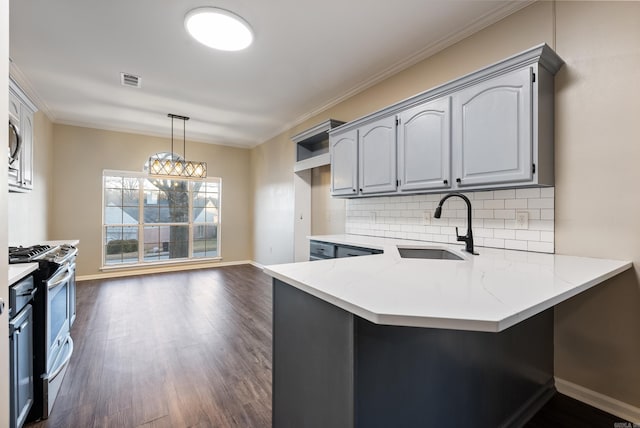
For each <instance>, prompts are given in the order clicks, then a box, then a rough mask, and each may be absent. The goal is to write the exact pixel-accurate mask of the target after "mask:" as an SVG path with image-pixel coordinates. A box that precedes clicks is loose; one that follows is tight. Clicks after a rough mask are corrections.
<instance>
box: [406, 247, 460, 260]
mask: <svg viewBox="0 0 640 428" xmlns="http://www.w3.org/2000/svg"><path fill="white" fill-rule="evenodd" d="M398 252H399V253H400V257H402V258H403V259H430V260H464V258H462V257H460V256H459V255H457V254H456V253H454V252H452V251H449V250H445V249H444V248H401V247H398Z"/></svg>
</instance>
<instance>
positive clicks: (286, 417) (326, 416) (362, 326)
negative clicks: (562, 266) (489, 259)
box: [273, 279, 555, 428]
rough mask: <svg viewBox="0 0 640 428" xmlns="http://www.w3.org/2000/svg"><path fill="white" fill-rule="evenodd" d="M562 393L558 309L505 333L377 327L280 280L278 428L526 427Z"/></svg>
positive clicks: (276, 308) (276, 290)
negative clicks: (556, 359) (556, 347)
mask: <svg viewBox="0 0 640 428" xmlns="http://www.w3.org/2000/svg"><path fill="white" fill-rule="evenodd" d="M554 392H555V387H554V383H553V308H551V309H548V310H546V311H544V312H542V313H540V314H538V315H535V316H533V317H531V318H529V319H527V320H524V321H522V322H520V323H518V324H516V325H514V326H513V327H510V328H508V329H506V330H504V331H502V332H499V333H487V332H474V331H462V330H446V329H437V328H417V327H399V326H388V325H378V324H374V323H371V322H369V321H367V320H365V319H363V318H360V317H358V316H356V315H354V314H352V313H350V312H347V311H345V310H343V309H341V308H338V307H337V306H334V305H332V304H330V303H327V302H325V301H323V300H321V299H318V298H316V297H314V296H312V295H310V294H308V293H306V292H304V291H301V290H299V289H297V288H295V287H293V286H291V285H288V284H286V283H284V282H282V281H280V280H277V279H274V280H273V427H275V428H285V427H291V428H315V427H318V428H326V427H331V428H342V427H344V428H348V427H366V428H375V427H385V428H387V427H396V428H400V427H412V428H413V427H443V426H459V427H476V428H482V427H487V428H495V427H518V426H522V425H523V424H524V423H525V422H526V421H527V420H528V419H529V418H530V417H531V416H532V415H533V414H534V413H535V412H537V411H538V410H539V409H540V408H541V407H542V406H543V405H544V404H545V403H546V401H547V400H548V399H549V398H550V397H551V396H552V395H553V393H554Z"/></svg>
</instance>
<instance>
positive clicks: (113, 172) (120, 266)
mask: <svg viewBox="0 0 640 428" xmlns="http://www.w3.org/2000/svg"><path fill="white" fill-rule="evenodd" d="M105 176H112V177H127V178H132V177H135V178H138V179H141V178H142V179H146V178H149V177H153V175H150V174H148V173H147V172H138V171H123V170H113V169H104V170H102V186H101V191H102V208H101V211H102V215H101V217H102V220H101V224H100V227H101V229H102V230H101V233H100V235H101V240H100V247H101V252H100V253H101V266H100V268H99V269H100V270H101V271H108V270H118V269H131V268H144V267H153V266H170V265H185V264H201V263H206V262H212V261H221V260H222V227H221V225H222V178H221V177H207V178H205V179H201V178H197V179H195V178H186V177H179V178H177V179H179V180H185V181H205V182H214V181H217V183H218V230H217V246H218V248H217V250H218V255H217V256H215V257H198V258H193V257H191V258H189V257H187V258H180V259H168V260H158V261H152V262H145V261H144V248H143V249H142V250H141V249H140V244H138V261H137V262H133V263H119V264H114V265H108V264H106V263H105V257H106V255H105V248H106V245H105V240H106V226H115V227H118V226H120V227H137V228H138V243H141V242H142V243H143V242H144V241H143V239H142V237H141V234H143V233H144V226H145V225H147V226H162V225H172V224H175V223H149V224H146V223H142V222H141V220H140V217H139V218H138V223H132V224H120V225H118V224H114V225H106V224H105V205H104V204H105V194H104V193H105V192H104V177H105ZM140 189H141V191H142V190H143V186H142V183H141V187H140ZM139 199H140V200H139V201H138V203H139V213H142V212H143V206H144V199H143V198H139ZM191 200H192V194H191V186H189V201H191ZM192 214H193V211H192V205H191V202H189V223H188V226H189V254H192V253H193V240H192V239H191V234H192V232H193V224H194V223H192V221H191V218H192Z"/></svg>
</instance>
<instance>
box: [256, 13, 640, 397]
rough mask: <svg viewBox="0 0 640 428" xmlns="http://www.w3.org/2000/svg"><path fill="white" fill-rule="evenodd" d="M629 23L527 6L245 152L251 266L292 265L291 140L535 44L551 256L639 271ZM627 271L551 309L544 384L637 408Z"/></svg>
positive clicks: (638, 173)
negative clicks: (548, 131) (552, 203)
mask: <svg viewBox="0 0 640 428" xmlns="http://www.w3.org/2000/svg"><path fill="white" fill-rule="evenodd" d="M638 22H640V3H637V2H630V3H616V2H559V3H557V4H555V3H553V2H539V3H535V4H533V5H531V6H529V7H527V8H525V9H523V10H521V11H519V12H517V13H516V14H514V15H512V16H510V17H508V18H506V19H504V20H503V21H501V22H499V23H497V24H494V25H492V26H490V27H488V28H486V29H484V30H482V31H480V32H478V33H477V34H475V35H473V36H471V37H469V38H467V39H465V40H463V41H461V42H459V43H457V44H455V45H453V46H451V47H449V48H447V49H445V50H444V51H442V52H440V53H438V54H436V55H434V56H432V57H431V58H428V59H426V60H424V61H422V62H420V63H418V64H416V65H415V66H413V67H411V68H409V69H407V70H405V71H403V72H400V73H398V74H396V75H395V76H392V77H390V78H389V79H386V80H385V81H383V82H381V83H379V84H377V85H375V86H373V87H371V88H369V89H367V90H366V91H364V92H362V93H360V94H358V95H356V96H353V97H351V98H349V99H348V100H346V101H344V102H342V103H340V104H338V105H336V106H335V107H332V108H330V109H329V110H327V111H325V112H323V113H322V114H320V115H318V116H316V117H313V118H311V119H309V120H308V121H306V122H305V123H302V124H300V125H299V126H296V127H295V128H293V129H291V130H289V131H287V132H285V133H283V134H281V135H279V136H277V137H275V138H273V139H272V140H270V141H267V142H266V143H264V144H262V145H260V146H258V147H257V148H255V149H253V151H252V154H251V159H252V167H253V168H255V170H256V171H257V173H256V175H255V176H254V177H253V180H252V181H253V186H254V188H255V196H254V203H255V204H256V216H255V218H254V227H255V235H256V236H255V240H254V257H255V259H256V260H257V261H259V262H261V263H276V262H288V261H291V258H292V245H293V244H292V242H293V241H292V238H291V235H292V229H293V226H292V224H293V222H292V219H291V217H292V215H291V213H292V209H293V208H292V207H293V201H292V200H291V199H290V197H291V194H292V190H291V188H292V179H291V176H292V168H293V143H292V142H291V141H290V137H291V136H292V135H295V134H296V133H298V132H300V131H302V130H304V129H307V128H309V127H310V126H312V125H314V124H317V123H319V122H321V121H323V120H325V119H328V118H334V119H338V120H346V121H348V120H352V119H355V118H357V117H360V116H363V115H366V114H368V113H371V112H373V111H375V110H377V109H380V108H382V107H384V106H387V105H389V104H391V103H393V102H396V101H399V100H401V99H404V98H407V97H409V96H411V95H413V94H416V93H418V92H421V91H423V90H427V89H429V88H432V87H434V86H436V85H439V84H442V83H445V82H447V81H449V80H452V79H454V78H456V77H459V76H461V75H463V74H466V73H469V72H471V71H474V70H476V69H478V68H481V67H483V66H486V65H488V64H491V63H493V62H496V61H498V60H500V59H502V58H505V57H507V56H509V55H513V54H515V53H518V52H520V51H523V50H525V49H528V48H530V47H532V46H534V45H537V44H539V43H543V42H546V43H547V44H549V45H550V46H551V47H552V48H555V49H556V51H557V52H558V54H559V55H560V56H561V57H562V58H563V59H564V60H565V61H566V62H567V64H566V66H565V67H564V68H563V69H562V70H561V71H560V73H559V75H558V76H557V77H556V85H557V88H556V121H557V124H556V177H557V178H556V248H557V252H559V253H564V254H575V255H583V256H594V257H609V258H617V259H629V260H633V261H634V262H635V265H636V266H640V238H639V236H640V199H638V198H637V196H636V195H637V186H638V183H640V168H638V167H637V165H636V163H637V160H638V159H640V145H639V144H638V143H637V139H638V136H639V135H640V128H639V126H640V121H639V120H638V118H639V117H640V107H639V103H640V90H639V85H640V83H639V79H638V77H637V70H639V69H640V55H639V52H638V49H639V47H640V43H638V40H640V33H639V31H640V26H639V25H638ZM267 196H268V197H267ZM267 200H268V201H267ZM265 201H267V203H265ZM271 224H277V225H278V228H277V229H276V228H271V227H270V225H271ZM276 248H277V251H276V250H275V249H276ZM270 249H271V250H270ZM637 273H638V268H637V267H636V268H635V270H634V271H632V272H629V273H626V274H623V275H620V276H619V277H617V278H615V279H613V280H611V281H608V282H606V283H604V284H602V285H600V286H598V287H597V288H596V289H594V290H592V291H590V292H588V293H584V294H583V295H581V296H579V297H577V298H574V299H571V300H570V301H569V302H566V303H563V304H562V305H560V306H559V307H558V308H557V309H556V340H555V342H556V345H555V349H556V351H555V356H556V358H555V359H556V376H558V377H560V378H563V379H565V380H568V381H571V382H574V383H577V384H579V385H582V386H584V387H586V388H589V389H592V390H595V391H597V392H600V393H602V394H606V395H608V396H610V397H613V398H615V399H618V400H621V401H623V402H626V403H628V404H631V405H634V406H638V407H640V388H638V386H637V385H640V364H638V355H640V290H639V286H638V279H637V277H638V275H637Z"/></svg>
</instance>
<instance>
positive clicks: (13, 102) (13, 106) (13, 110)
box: [9, 91, 20, 126]
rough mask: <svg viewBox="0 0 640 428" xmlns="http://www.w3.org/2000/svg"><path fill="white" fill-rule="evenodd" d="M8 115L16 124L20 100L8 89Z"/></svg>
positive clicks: (18, 119) (18, 121) (17, 122)
mask: <svg viewBox="0 0 640 428" xmlns="http://www.w3.org/2000/svg"><path fill="white" fill-rule="evenodd" d="M9 116H10V117H11V121H12V122H13V123H15V124H16V126H18V125H19V123H20V100H18V97H17V96H16V95H15V94H14V93H13V92H11V91H9Z"/></svg>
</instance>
